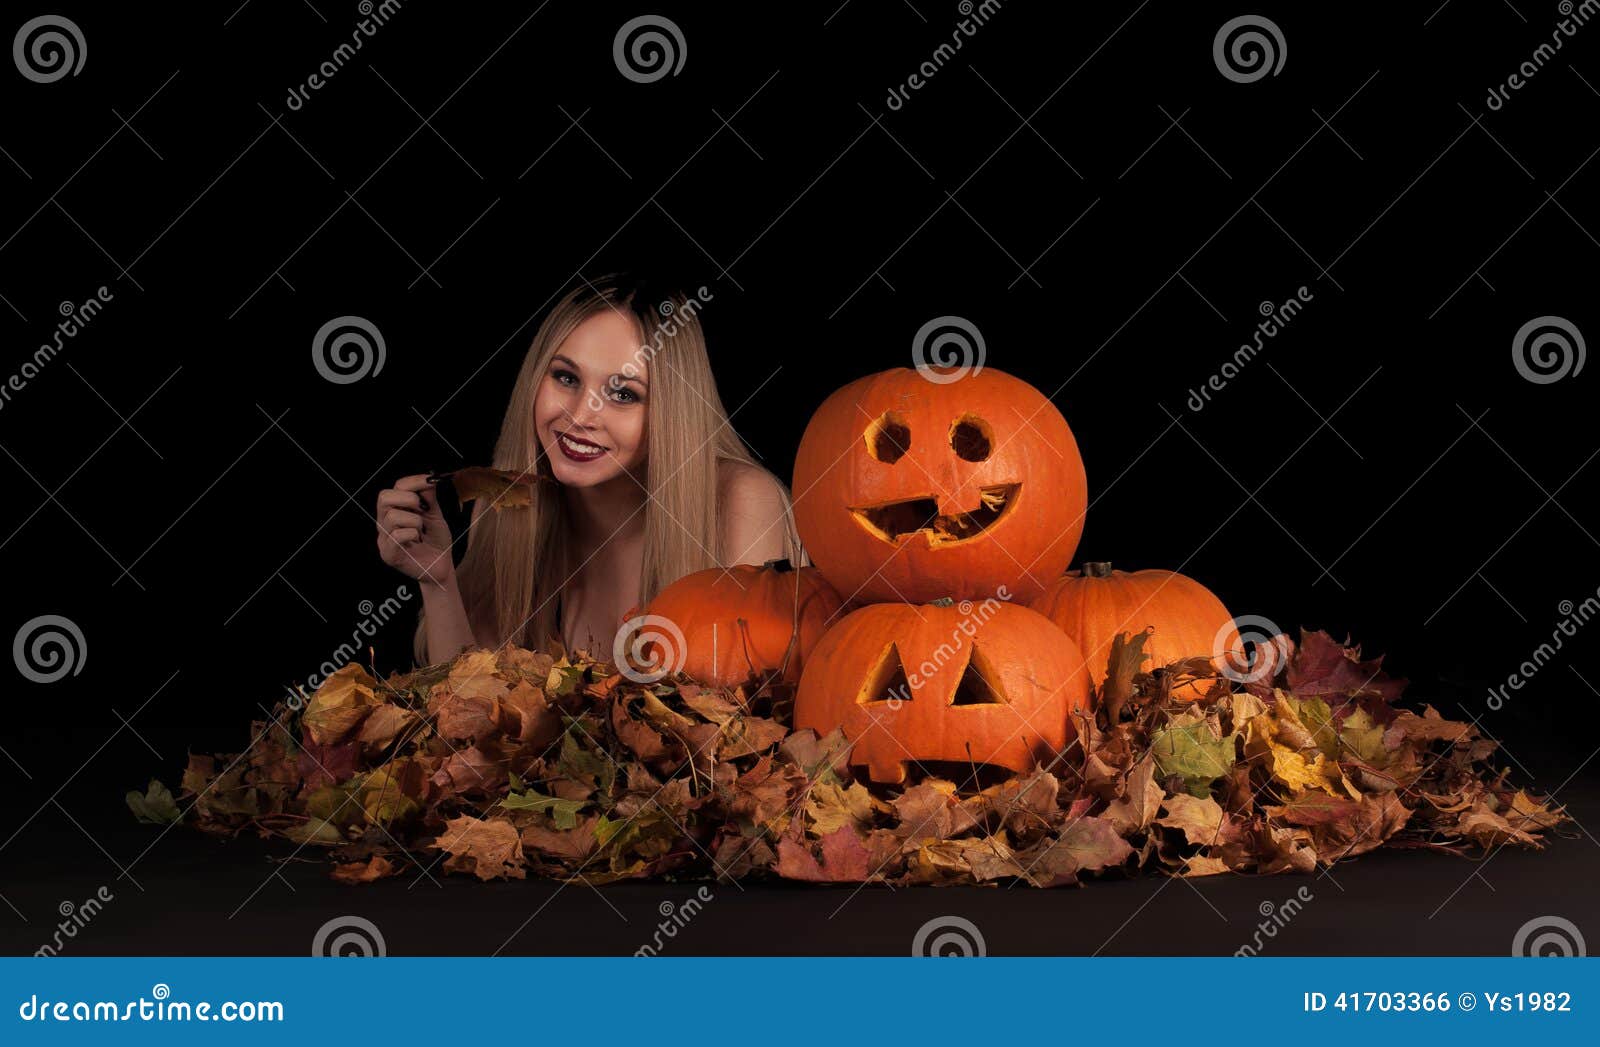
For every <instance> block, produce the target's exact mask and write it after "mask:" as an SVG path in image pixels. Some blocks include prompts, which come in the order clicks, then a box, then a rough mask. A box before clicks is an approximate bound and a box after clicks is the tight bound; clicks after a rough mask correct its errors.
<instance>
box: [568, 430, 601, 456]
mask: <svg viewBox="0 0 1600 1047" xmlns="http://www.w3.org/2000/svg"><path fill="white" fill-rule="evenodd" d="M556 441H557V442H558V443H560V444H561V445H562V447H563V448H564V449H566V450H568V451H569V452H571V453H572V454H576V455H579V456H581V457H584V458H598V457H599V456H600V455H601V454H603V453H605V452H606V451H607V450H609V448H607V447H604V446H602V445H600V444H597V443H593V442H592V441H589V440H581V439H579V438H578V437H576V436H573V435H571V434H570V433H564V432H557V433H556Z"/></svg>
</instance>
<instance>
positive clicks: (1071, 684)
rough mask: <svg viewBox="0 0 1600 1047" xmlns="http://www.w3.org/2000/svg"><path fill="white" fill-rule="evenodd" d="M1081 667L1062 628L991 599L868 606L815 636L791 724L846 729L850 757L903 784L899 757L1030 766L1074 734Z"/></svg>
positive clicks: (877, 776)
mask: <svg viewBox="0 0 1600 1047" xmlns="http://www.w3.org/2000/svg"><path fill="white" fill-rule="evenodd" d="M1088 708H1089V674H1088V672H1087V669H1086V667H1085V666H1084V663H1083V658H1082V656H1081V655H1080V654H1078V651H1077V648H1076V646H1075V645H1074V644H1073V642H1072V640H1071V638H1069V637H1067V636H1066V635H1064V634H1063V633H1062V632H1061V630H1060V629H1058V628H1056V626H1055V625H1054V624H1053V623H1052V622H1050V620H1049V619H1047V618H1045V617H1044V616H1043V615H1041V614H1038V613H1037V612H1035V611H1031V610H1029V609H1028V608H1026V607H1022V606H1018V605H1014V604H1007V603H1002V602H1000V601H998V600H994V599H992V598H991V599H989V600H986V601H984V602H982V603H980V604H973V603H972V602H971V601H961V602H959V603H957V602H953V601H948V602H947V601H941V602H940V603H936V604H923V605H921V606H918V605H916V604H906V603H880V604H871V605H869V606H867V607H863V608H861V609H860V610H857V611H854V612H852V613H851V614H849V615H847V616H846V617H845V618H844V620H843V621H841V622H839V624H838V625H835V626H834V627H833V628H832V629H830V630H828V632H827V633H826V635H824V636H823V638H822V642H821V643H820V644H818V645H817V649H816V651H815V652H813V653H812V655H811V657H810V658H808V659H807V661H806V667H805V672H804V673H803V674H802V675H801V678H800V687H799V690H798V691H797V692H796V693H795V704H794V722H795V727H796V728H797V729H803V728H807V727H809V728H812V729H813V730H815V731H817V732H818V733H819V734H826V733H827V732H829V731H832V730H833V729H834V728H843V730H844V733H845V736H846V737H847V738H848V739H849V740H850V742H851V750H850V757H849V760H850V763H851V764H853V765H856V766H863V767H865V768H866V769H867V772H868V774H869V776H870V777H871V778H872V780H873V781H877V782H902V781H904V780H905V778H906V763H907V761H919V762H920V761H959V762H961V763H966V762H968V761H969V760H970V761H972V762H975V763H978V764H991V765H995V766H1000V767H1006V768H1009V769H1011V770H1013V771H1027V770H1030V769H1031V768H1032V767H1034V766H1035V764H1037V763H1043V764H1046V765H1048V764H1051V763H1052V762H1053V761H1055V759H1056V758H1057V757H1058V756H1059V755H1060V754H1061V753H1063V752H1064V751H1066V750H1067V748H1068V746H1069V744H1070V743H1071V741H1072V739H1073V738H1075V737H1077V727H1076V724H1075V723H1074V722H1073V720H1072V717H1073V715H1074V714H1079V713H1084V712H1086V711H1087V710H1088Z"/></svg>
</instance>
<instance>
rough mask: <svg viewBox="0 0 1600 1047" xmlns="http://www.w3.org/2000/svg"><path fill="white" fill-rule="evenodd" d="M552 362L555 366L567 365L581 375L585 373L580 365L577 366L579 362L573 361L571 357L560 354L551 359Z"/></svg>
mask: <svg viewBox="0 0 1600 1047" xmlns="http://www.w3.org/2000/svg"><path fill="white" fill-rule="evenodd" d="M550 362H551V363H553V364H556V363H561V364H566V365H567V366H568V367H570V368H572V369H573V370H574V371H577V372H578V373H579V374H582V373H583V368H581V367H579V366H578V364H577V361H575V360H573V359H572V357H570V356H562V355H561V354H560V353H557V354H556V355H554V356H552V357H551V358H550Z"/></svg>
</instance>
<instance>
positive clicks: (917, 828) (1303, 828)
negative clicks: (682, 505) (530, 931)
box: [128, 632, 1567, 887]
mask: <svg viewBox="0 0 1600 1047" xmlns="http://www.w3.org/2000/svg"><path fill="white" fill-rule="evenodd" d="M1143 641H1144V637H1142V636H1133V637H1131V639H1130V642H1127V643H1126V644H1119V646H1118V648H1117V649H1116V650H1115V651H1114V652H1113V654H1112V657H1111V659H1110V664H1109V665H1108V667H1107V673H1106V676H1105V678H1104V680H1103V681H1102V682H1101V684H1100V686H1099V687H1098V689H1097V693H1096V709H1097V712H1096V713H1095V714H1094V715H1093V716H1092V717H1085V718H1083V719H1082V720H1081V721H1080V722H1079V724H1078V741H1077V742H1075V743H1073V746H1072V748H1071V749H1069V750H1068V751H1067V752H1066V753H1063V754H1061V756H1060V758H1059V759H1058V760H1057V761H1056V762H1055V763H1054V764H1053V765H1052V766H1048V767H1040V768H1036V769H1034V770H1033V771H1031V772H1029V773H1025V774H1018V775H1015V776H1013V777H1011V778H1009V779H1006V780H1004V781H999V782H996V783H994V784H990V785H987V786H986V787H982V788H980V787H979V786H978V785H977V784H975V783H976V782H977V781H979V780H980V777H981V776H980V775H978V774H976V773H972V774H968V773H966V771H964V770H963V771H962V773H960V774H957V775H955V777H956V778H958V779H963V780H962V781H955V780H951V779H950V778H945V777H937V776H935V775H934V774H933V773H932V772H931V771H927V770H926V769H923V768H919V767H917V766H916V765H912V766H911V773H910V775H909V777H908V779H907V782H906V784H905V785H904V786H903V787H895V788H889V789H884V788H882V787H875V786H869V785H868V784H867V783H865V782H864V781H860V780H856V779H855V778H854V777H853V776H852V774H851V772H850V770H849V768H848V767H847V765H846V758H847V756H848V743H847V742H846V740H845V739H844V737H843V736H842V735H841V734H840V733H839V732H837V731H836V732H834V733H833V734H831V735H829V736H827V737H820V738H819V737H818V736H817V735H816V734H815V733H814V732H812V731H809V730H807V731H797V732H792V733H791V732H790V731H788V729H787V728H786V726H785V724H786V722H787V721H788V719H789V704H790V701H791V698H792V695H791V694H790V693H789V692H787V691H786V690H784V689H783V688H781V687H779V686H774V685H772V683H771V682H770V681H769V683H768V685H767V686H762V687H759V688H758V687H754V686H752V687H751V688H750V689H748V690H746V689H744V688H736V689H732V690H728V689H712V688H706V687H702V686H700V685H698V684H695V683H693V682H690V681H689V680H687V679H684V678H681V677H680V678H676V679H673V678H669V679H664V680H660V681H658V682H656V683H654V684H643V683H635V682H632V681H630V680H628V679H626V678H625V677H623V676H621V675H619V674H617V673H616V672H615V671H614V670H613V668H612V667H611V666H609V665H607V664H605V663H602V662H596V661H592V660H589V659H588V658H586V657H584V656H582V655H575V656H570V657H569V656H566V655H565V654H563V653H561V652H556V653H555V654H550V653H543V652H533V651H526V650H521V649H514V648H513V649H506V650H502V651H499V652H491V651H485V650H475V651H469V652H467V653H464V654H462V655H461V656H460V657H458V658H457V659H456V660H455V661H453V662H451V663H449V664H446V665H437V666H429V667H427V668H424V669H420V670H417V671H416V672H413V673H410V674H406V675H397V676H392V677H390V678H389V679H387V680H383V681H380V680H377V679H375V678H374V677H373V676H371V675H369V674H368V673H367V672H366V671H365V670H364V669H363V668H361V667H360V666H357V665H351V666H346V667H345V668H344V669H341V670H340V671H339V672H338V673H336V674H335V675H333V676H332V677H329V678H328V680H327V681H326V682H325V683H324V684H323V685H322V686H321V687H320V688H319V689H318V690H317V691H316V693H315V694H314V695H310V696H306V695H297V696H296V697H295V699H293V700H290V701H284V702H280V703H279V705H278V706H277V707H276V708H275V709H274V710H273V713H272V719H271V720H263V721H258V722H256V723H255V724H254V725H253V739H252V743H251V745H250V747H249V748H248V749H247V750H246V751H244V752H243V753H240V754H238V755H235V756H220V757H210V756H196V755H191V756H190V758H189V764H188V767H187V769H186V770H185V771H184V774H183V781H182V786H181V789H180V791H179V795H178V796H177V797H176V798H174V797H173V795H172V794H171V793H170V792H169V791H168V790H167V789H166V787H165V786H163V785H161V784H160V783H159V782H152V783H151V786H150V789H149V790H148V791H147V792H145V793H143V794H140V793H129V794H128V802H129V805H130V807H132V808H133V810H134V812H135V814H136V815H138V816H139V817H140V818H141V819H144V820H148V821H161V822H169V821H177V820H183V819H186V820H188V821H190V822H191V823H192V824H193V825H195V826H196V827H198V828H200V829H202V830H205V831H208V832H213V833H219V834H226V835H232V834H237V833H239V832H241V831H243V830H246V829H253V830H255V831H256V832H258V833H260V834H261V835H263V836H277V837H283V838H285V839H287V840H290V841H294V842H295V843H297V844H298V845H300V846H301V847H305V846H308V845H314V846H318V847H323V848H326V849H327V851H328V853H329V854H330V857H331V859H332V861H333V863H334V864H333V867H332V874H333V876H334V878H335V879H338V880H341V881H345V882H350V883H361V882H368V881H371V880H376V879H380V878H382V877H386V876H391V875H396V874H399V873H403V872H406V871H407V868H408V867H409V866H415V867H417V868H426V869H430V870H432V869H434V868H435V867H436V865H437V864H439V863H442V868H443V869H444V871H446V872H459V873H469V874H472V875H475V876H477V877H478V878H480V879H484V880H491V879H499V878H518V879H520V878H523V877H525V876H527V875H528V874H529V873H532V874H534V875H537V876H550V877H563V878H566V877H582V878H583V879H584V880H586V881H588V882H590V883H603V882H607V881H613V880H619V879H629V878H642V877H654V876H672V877H675V878H685V879H687V878H718V879H738V878H744V877H760V876H773V875H775V876H779V877H784V878H787V879H792V880H808V881H832V882H862V881H866V882H888V883H893V884H908V883H918V884H946V883H968V884H970V883H990V882H1007V883H1010V882H1017V881H1021V882H1024V883H1028V884H1032V885H1035V886H1041V887H1050V886H1058V885H1063V884H1075V883H1077V882H1078V881H1079V879H1080V878H1081V877H1083V876H1085V875H1086V874H1093V873H1110V872H1114V871H1118V870H1125V871H1128V872H1132V871H1134V870H1137V869H1159V870H1163V871H1166V872H1168V873H1173V874H1177V875H1183V876H1204V875H1209V874H1214V873H1222V872H1230V871H1231V872H1248V873H1278V872H1290V871H1293V872H1301V873H1306V872H1311V871H1313V870H1314V869H1315V868H1316V867H1317V866H1318V865H1319V864H1322V865H1327V864H1331V863H1333V862H1335V861H1338V860H1340V859H1343V858H1349V857H1353V856H1355V855H1359V854H1362V853H1365V852H1367V851H1370V850H1372V849H1374V848H1376V847H1379V846H1387V847H1409V848H1428V849H1433V850H1444V851H1451V852H1456V853H1472V852H1474V851H1479V850H1482V849H1487V848H1493V847H1497V846H1501V845H1505V844H1510V845H1516V846H1523V847H1540V846H1542V843H1541V839H1540V838H1541V834H1542V833H1544V832H1545V831H1546V830H1549V829H1552V828H1555V827H1556V826H1558V825H1560V824H1561V823H1562V822H1563V821H1566V820H1567V818H1566V815H1565V814H1564V813H1563V812H1562V811H1561V809H1560V808H1553V807H1551V806H1549V805H1548V804H1547V803H1546V802H1545V801H1543V800H1541V799H1540V798H1538V797H1534V796H1530V795H1529V794H1527V793H1525V792H1523V791H1520V790H1517V789H1515V788H1513V787H1511V786H1510V785H1508V784H1507V783H1506V777H1505V773H1504V772H1503V771H1495V770H1493V769H1492V757H1493V754H1494V751H1495V749H1496V743H1495V742H1493V741H1490V740H1488V739H1485V738H1482V737H1480V735H1479V733H1478V732H1477V730H1476V729H1475V728H1474V727H1473V726H1471V725H1470V724H1465V723H1459V722H1454V721H1450V720H1446V719H1443V718H1442V717H1440V715H1439V714H1438V713H1437V712H1436V711H1435V710H1434V709H1432V708H1431V707H1429V708H1424V709H1423V711H1422V712H1421V713H1420V714H1418V713H1415V712H1411V711H1407V710H1403V709H1400V708H1398V707H1397V706H1396V704H1395V701H1396V699H1398V697H1399V693H1400V690H1401V688H1402V687H1403V686H1404V681H1397V680H1392V679H1390V678H1389V677H1388V676H1386V675H1385V674H1384V673H1383V672H1382V669H1381V665H1380V663H1381V659H1378V660H1373V661H1369V662H1363V661H1362V660H1361V658H1360V649H1359V648H1348V647H1345V646H1343V645H1341V644H1338V643H1337V642H1335V641H1333V640H1332V638H1331V637H1329V636H1327V635H1326V634H1325V633H1320V632H1318V633H1305V634H1304V635H1303V636H1302V639H1301V642H1300V643H1299V644H1298V645H1296V644H1294V643H1293V642H1292V641H1290V640H1289V638H1288V637H1279V638H1278V647H1277V654H1278V655H1279V656H1280V658H1281V664H1280V665H1279V668H1278V671H1277V672H1275V673H1274V674H1272V676H1271V677H1270V678H1269V679H1266V680H1263V681H1261V682H1258V683H1253V684H1249V685H1246V686H1242V687H1241V686H1235V685H1231V684H1228V683H1227V682H1226V681H1223V680H1220V679H1218V680H1215V681H1214V684H1215V685H1214V686H1213V687H1212V690H1211V693H1210V694H1209V695H1208V696H1207V697H1204V698H1201V699H1199V700H1197V701H1188V702H1183V701H1177V700H1175V699H1173V698H1172V697H1170V694H1171V692H1172V690H1173V689H1174V687H1175V686H1176V685H1177V684H1178V683H1179V682H1188V681H1193V680H1195V679H1196V677H1197V676H1198V677H1204V676H1207V675H1210V674H1211V673H1212V670H1211V669H1210V666H1209V665H1208V664H1206V663H1205V662H1204V661H1203V660H1200V661H1197V662H1193V663H1179V664H1178V665H1175V666H1171V667H1164V668H1162V669H1160V670H1157V671H1154V672H1151V671H1142V670H1141V662H1142V661H1144V660H1145V656H1144V655H1143V654H1142V651H1141V648H1142V646H1143ZM1145 669H1148V667H1145ZM1200 682H1201V683H1206V682H1207V681H1205V680H1203V679H1202V680H1201V681H1200ZM972 770H973V771H974V772H976V771H977V770H978V769H977V768H973V769H972ZM180 810H181V813H180ZM413 875H418V873H415V872H413Z"/></svg>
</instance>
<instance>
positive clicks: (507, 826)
mask: <svg viewBox="0 0 1600 1047" xmlns="http://www.w3.org/2000/svg"><path fill="white" fill-rule="evenodd" d="M429 846H432V847H437V848H439V849H440V850H442V851H445V852H446V853H448V854H449V855H450V857H449V858H446V859H445V863H444V867H445V871H446V872H470V873H472V874H474V875H475V876H477V877H478V879H480V880H502V879H514V880H520V879H522V878H524V877H525V876H526V875H527V871H526V870H525V868H524V867H523V855H522V836H521V834H519V833H518V832H517V827H516V826H514V825H512V824H511V823H510V822H509V821H507V820H505V819H504V818H489V819H483V818H474V817H472V816H471V815H462V816H461V817H459V818H452V819H450V821H448V822H447V823H445V829H444V832H442V833H440V834H439V836H438V838H437V839H435V840H433V841H432V843H431V844H430V845H429Z"/></svg>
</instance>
